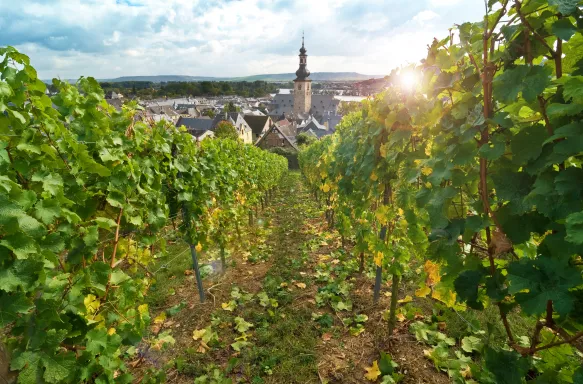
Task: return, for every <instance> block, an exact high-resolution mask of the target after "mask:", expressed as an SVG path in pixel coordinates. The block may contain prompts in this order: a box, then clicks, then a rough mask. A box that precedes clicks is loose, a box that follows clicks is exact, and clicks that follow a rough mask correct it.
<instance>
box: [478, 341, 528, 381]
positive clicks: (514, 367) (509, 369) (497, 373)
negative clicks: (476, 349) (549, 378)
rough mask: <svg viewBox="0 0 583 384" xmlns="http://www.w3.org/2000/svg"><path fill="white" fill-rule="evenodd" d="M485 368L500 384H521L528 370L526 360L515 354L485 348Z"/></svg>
mask: <svg viewBox="0 0 583 384" xmlns="http://www.w3.org/2000/svg"><path fill="white" fill-rule="evenodd" d="M484 360H485V366H486V369H487V370H488V371H490V372H491V373H492V374H493V375H494V377H495V378H496V383H500V384H521V383H522V382H523V379H524V376H525V375H526V372H527V371H528V369H529V368H530V363H529V361H528V359H527V358H525V357H522V356H520V354H518V353H517V352H514V351H506V350H499V351H497V350H494V349H492V348H486V353H485V354H484Z"/></svg>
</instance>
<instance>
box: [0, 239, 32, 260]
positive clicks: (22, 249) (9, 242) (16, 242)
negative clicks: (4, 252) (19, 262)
mask: <svg viewBox="0 0 583 384" xmlns="http://www.w3.org/2000/svg"><path fill="white" fill-rule="evenodd" d="M0 245H3V246H5V247H6V248H8V249H10V250H11V251H12V252H14V254H15V255H16V257H18V258H19V259H26V258H27V257H28V256H29V255H30V254H33V253H36V252H38V249H37V245H36V242H35V241H34V239H33V238H32V237H30V236H28V235H26V234H24V233H15V234H12V235H8V236H5V237H4V238H3V239H2V240H0Z"/></svg>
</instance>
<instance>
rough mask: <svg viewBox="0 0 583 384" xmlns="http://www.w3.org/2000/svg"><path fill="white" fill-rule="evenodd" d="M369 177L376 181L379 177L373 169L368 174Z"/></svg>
mask: <svg viewBox="0 0 583 384" xmlns="http://www.w3.org/2000/svg"><path fill="white" fill-rule="evenodd" d="M370 179H371V180H372V181H377V180H378V179H379V177H378V176H377V174H376V173H375V172H374V171H373V172H372V173H371V174H370Z"/></svg>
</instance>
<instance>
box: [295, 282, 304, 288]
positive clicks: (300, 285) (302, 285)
mask: <svg viewBox="0 0 583 384" xmlns="http://www.w3.org/2000/svg"><path fill="white" fill-rule="evenodd" d="M296 287H298V288H301V289H305V288H306V283H296Z"/></svg>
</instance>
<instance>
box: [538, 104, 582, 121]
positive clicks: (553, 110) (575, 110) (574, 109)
mask: <svg viewBox="0 0 583 384" xmlns="http://www.w3.org/2000/svg"><path fill="white" fill-rule="evenodd" d="M581 111H583V105H582V104H558V103H553V104H551V105H549V106H548V107H547V115H548V116H549V117H550V118H551V119H556V118H559V117H564V116H573V115H577V114H579V113H581Z"/></svg>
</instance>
